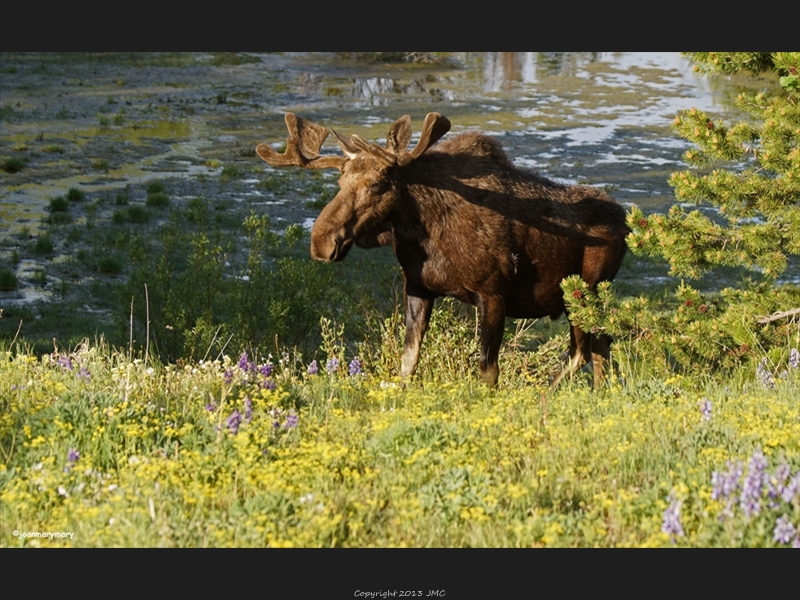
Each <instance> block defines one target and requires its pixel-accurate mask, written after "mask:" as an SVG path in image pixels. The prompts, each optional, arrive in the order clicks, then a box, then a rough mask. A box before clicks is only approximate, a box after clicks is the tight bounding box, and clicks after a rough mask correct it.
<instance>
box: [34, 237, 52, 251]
mask: <svg viewBox="0 0 800 600" xmlns="http://www.w3.org/2000/svg"><path fill="white" fill-rule="evenodd" d="M54 248H55V243H54V242H53V238H51V237H50V234H47V233H46V234H44V235H41V236H39V237H38V238H36V241H35V242H34V243H33V247H32V248H31V251H32V252H33V253H34V254H50V253H51V252H52V251H53V249H54Z"/></svg>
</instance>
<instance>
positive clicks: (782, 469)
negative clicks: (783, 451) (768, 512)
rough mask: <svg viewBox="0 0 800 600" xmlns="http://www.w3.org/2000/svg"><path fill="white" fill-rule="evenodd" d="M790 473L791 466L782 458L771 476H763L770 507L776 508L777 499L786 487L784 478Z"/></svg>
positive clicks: (787, 477)
mask: <svg viewBox="0 0 800 600" xmlns="http://www.w3.org/2000/svg"><path fill="white" fill-rule="evenodd" d="M790 475H791V468H790V467H789V463H788V462H786V459H785V458H784V459H783V460H782V461H781V464H780V465H778V467H777V468H776V469H775V473H773V475H772V476H771V477H769V476H767V477H765V480H766V484H767V495H768V496H769V499H770V503H769V507H770V508H772V509H775V508H778V501H777V499H778V498H780V497H781V496H782V495H783V492H784V490H785V489H786V480H787V479H789V476H790Z"/></svg>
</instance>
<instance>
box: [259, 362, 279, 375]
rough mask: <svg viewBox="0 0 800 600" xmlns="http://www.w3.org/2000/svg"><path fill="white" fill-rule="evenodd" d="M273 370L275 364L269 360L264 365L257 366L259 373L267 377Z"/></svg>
mask: <svg viewBox="0 0 800 600" xmlns="http://www.w3.org/2000/svg"><path fill="white" fill-rule="evenodd" d="M274 370H275V365H273V364H272V363H271V362H268V363H267V364H265V365H261V366H260V367H258V372H259V373H261V374H262V375H263V376H264V377H269V376H270V375H272V372H273V371H274Z"/></svg>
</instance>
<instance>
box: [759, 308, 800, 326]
mask: <svg viewBox="0 0 800 600" xmlns="http://www.w3.org/2000/svg"><path fill="white" fill-rule="evenodd" d="M796 315H800V308H794V309H792V310H785V311H783V312H776V313H773V314H772V315H770V316H768V317H758V318H756V323H758V324H759V325H767V324H769V323H773V322H774V321H780V320H781V319H786V318H787V317H794V316H796Z"/></svg>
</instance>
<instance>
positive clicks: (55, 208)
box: [49, 196, 69, 213]
mask: <svg viewBox="0 0 800 600" xmlns="http://www.w3.org/2000/svg"><path fill="white" fill-rule="evenodd" d="M49 206H50V212H51V213H57V212H67V211H68V210H69V200H67V199H66V198H65V197H64V196H56V197H54V198H50V204H49Z"/></svg>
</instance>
